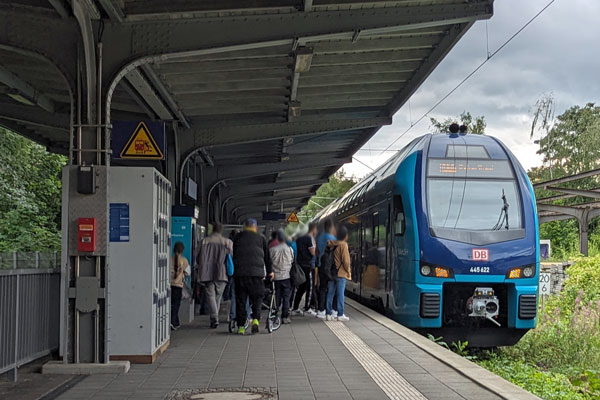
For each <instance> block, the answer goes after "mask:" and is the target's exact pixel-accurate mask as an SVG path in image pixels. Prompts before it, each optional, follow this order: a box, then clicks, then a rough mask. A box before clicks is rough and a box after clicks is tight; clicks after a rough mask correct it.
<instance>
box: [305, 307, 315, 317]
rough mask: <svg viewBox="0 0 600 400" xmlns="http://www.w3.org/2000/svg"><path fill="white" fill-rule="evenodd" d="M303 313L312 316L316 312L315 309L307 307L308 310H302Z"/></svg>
mask: <svg viewBox="0 0 600 400" xmlns="http://www.w3.org/2000/svg"><path fill="white" fill-rule="evenodd" d="M304 314H308V315H310V316H311V317H314V316H315V315H317V313H316V312H315V310H313V309H312V308H309V309H308V310H306V311H304Z"/></svg>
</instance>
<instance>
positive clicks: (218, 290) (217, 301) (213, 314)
mask: <svg viewBox="0 0 600 400" xmlns="http://www.w3.org/2000/svg"><path fill="white" fill-rule="evenodd" d="M225 286H227V282H226V281H209V282H202V287H203V288H204V293H205V296H206V311H207V312H208V315H209V316H210V322H211V323H212V322H217V323H218V322H219V309H220V307H221V298H222V297H223V291H224V290H225Z"/></svg>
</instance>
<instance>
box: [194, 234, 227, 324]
mask: <svg viewBox="0 0 600 400" xmlns="http://www.w3.org/2000/svg"><path fill="white" fill-rule="evenodd" d="M222 232H223V225H221V224H220V223H215V224H214V229H213V233H212V234H211V235H210V236H208V237H206V238H204V239H203V240H202V243H201V244H200V254H199V255H198V273H197V275H196V276H197V278H196V279H197V282H198V283H199V284H200V285H202V287H203V288H204V291H205V293H206V306H207V308H208V314H209V316H210V327H211V328H212V329H215V328H217V327H218V326H219V308H220V305H221V297H222V296H223V291H224V290H225V286H227V280H228V277H227V267H226V264H225V258H226V257H227V255H228V254H229V255H233V242H232V241H231V240H229V239H227V238H225V237H223V235H222V234H221V233H222Z"/></svg>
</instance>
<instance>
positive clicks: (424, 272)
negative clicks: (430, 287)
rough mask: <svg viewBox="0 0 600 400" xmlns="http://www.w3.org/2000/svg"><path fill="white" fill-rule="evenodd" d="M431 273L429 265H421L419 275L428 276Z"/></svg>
mask: <svg viewBox="0 0 600 400" xmlns="http://www.w3.org/2000/svg"><path fill="white" fill-rule="evenodd" d="M430 274H431V267H430V266H429V265H422V266H421V275H425V276H429V275H430Z"/></svg>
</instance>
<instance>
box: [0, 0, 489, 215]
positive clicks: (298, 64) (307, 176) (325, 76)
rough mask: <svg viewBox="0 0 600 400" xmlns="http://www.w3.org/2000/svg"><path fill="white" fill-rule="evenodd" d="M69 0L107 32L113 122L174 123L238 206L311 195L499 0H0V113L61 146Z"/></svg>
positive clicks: (71, 101)
mask: <svg viewBox="0 0 600 400" xmlns="http://www.w3.org/2000/svg"><path fill="white" fill-rule="evenodd" d="M73 2H76V3H78V5H79V6H80V7H83V8H84V9H85V10H86V11H87V13H88V14H89V15H90V16H91V19H92V25H91V31H92V33H91V34H93V35H94V36H95V37H96V38H97V39H98V41H101V42H102V43H103V53H104V57H103V61H102V63H103V71H105V74H106V77H105V79H104V82H103V86H104V91H105V93H110V94H112V96H111V101H110V118H111V120H113V121H114V120H140V119H149V120H166V121H175V122H176V125H177V127H178V133H177V141H178V145H179V146H178V147H179V148H178V154H181V160H184V159H185V156H186V155H192V156H194V157H196V155H198V156H200V157H201V158H202V159H203V160H204V161H206V162H208V163H210V164H211V165H212V166H214V167H215V168H217V171H218V173H217V179H219V180H223V182H224V183H225V184H224V185H223V189H220V190H224V191H225V192H227V193H224V195H223V196H224V197H226V198H230V206H231V209H233V208H236V209H237V210H236V211H237V215H238V216H239V217H242V216H246V215H251V214H253V213H257V212H259V211H261V210H263V209H264V208H265V205H266V204H267V203H271V205H272V206H275V205H277V207H281V204H283V208H284V210H286V211H287V210H291V209H296V208H298V207H300V206H302V205H303V204H305V203H306V201H307V199H308V197H309V196H310V195H311V194H313V193H314V192H315V191H316V189H317V188H318V186H319V185H320V184H321V183H322V182H323V181H324V180H325V179H327V177H328V176H329V175H331V174H332V173H333V172H335V171H336V170H337V169H338V168H339V167H340V166H341V165H342V164H343V163H345V162H349V161H350V160H351V156H352V154H354V153H355V152H356V151H357V150H358V149H359V148H360V147H361V146H362V145H363V144H364V143H365V142H366V141H367V140H368V139H369V138H371V137H372V136H373V135H374V134H375V132H377V130H378V129H379V128H380V127H381V126H383V125H388V124H390V123H391V121H392V116H393V115H394V113H395V112H396V111H397V110H398V109H399V108H400V107H401V106H402V105H403V104H404V103H405V102H406V101H407V100H408V98H409V97H410V96H411V95H412V93H414V91H415V90H416V89H417V88H418V87H419V85H421V83H422V82H423V81H424V80H425V79H426V78H427V77H428V75H429V74H430V73H431V72H432V71H433V70H434V69H435V67H436V66H437V65H438V63H439V62H440V61H441V60H442V59H443V58H444V56H446V54H447V53H448V52H449V50H450V49H451V48H452V47H453V46H454V45H455V44H456V43H457V42H458V40H459V39H460V38H461V36H462V35H463V34H464V33H465V32H466V31H467V30H468V29H469V28H470V27H471V26H472V25H473V24H474V23H475V21H477V20H480V19H487V18H490V17H491V16H492V9H493V8H492V7H493V0H398V1H373V0H362V1H356V0H304V1H300V0H197V1H186V0H72V1H67V0H9V1H2V2H0V24H1V25H2V28H0V124H1V125H4V126H6V127H8V128H10V129H13V130H15V131H17V132H19V133H21V134H23V135H25V136H27V137H29V138H31V139H33V140H35V141H37V142H39V143H41V144H43V145H45V146H47V147H48V149H50V150H51V151H55V152H61V153H67V151H68V148H69V138H70V134H69V132H70V127H71V122H72V118H71V115H72V114H71V110H72V109H75V108H76V106H77V104H76V101H75V97H74V96H73V93H74V88H73V87H72V85H71V86H69V84H68V82H69V78H71V81H72V78H73V76H72V75H73V74H74V72H73V71H76V66H75V67H74V66H70V67H65V65H67V64H69V63H65V62H64V61H65V60H67V61H69V60H71V59H72V60H73V61H72V63H75V60H76V55H74V54H70V53H72V51H71V52H70V53H69V52H67V51H66V50H65V49H68V48H69V42H75V44H77V43H79V42H81V41H82V40H85V35H82V34H81V31H80V27H79V26H78V25H77V21H76V17H75V16H74V15H73V9H74V7H73ZM100 39H101V40H100ZM65 42H66V44H64V45H62V44H63V43H65ZM79 47H81V46H79ZM56 60H58V61H56ZM235 173H238V175H236V176H232V174H235ZM243 187H247V188H248V189H247V190H245V191H244V189H241V188H243ZM250 187H255V189H252V190H250ZM257 188H260V189H261V190H264V191H262V192H257V190H258V189H257Z"/></svg>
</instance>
